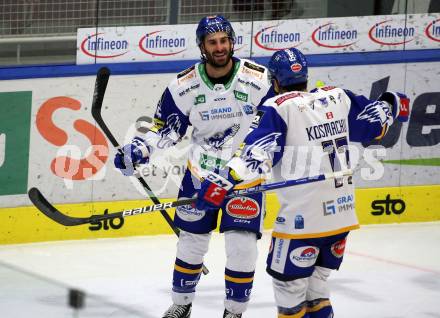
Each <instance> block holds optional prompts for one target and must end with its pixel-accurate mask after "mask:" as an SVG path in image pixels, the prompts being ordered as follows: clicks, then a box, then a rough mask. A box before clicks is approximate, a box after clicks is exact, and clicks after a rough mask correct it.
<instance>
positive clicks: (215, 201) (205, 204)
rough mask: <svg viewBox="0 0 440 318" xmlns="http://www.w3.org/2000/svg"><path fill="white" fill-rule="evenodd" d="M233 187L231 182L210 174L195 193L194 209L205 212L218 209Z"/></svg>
mask: <svg viewBox="0 0 440 318" xmlns="http://www.w3.org/2000/svg"><path fill="white" fill-rule="evenodd" d="M233 187H234V184H233V183H232V182H231V181H228V180H227V179H225V178H223V177H222V176H220V175H218V174H216V173H210V174H209V175H208V176H207V177H206V178H205V180H204V181H203V182H202V185H201V188H200V190H199V192H198V193H197V201H196V209H197V210H204V211H206V210H207V209H210V208H211V209H212V208H218V207H220V206H221V205H222V204H223V201H224V200H225V197H226V196H227V195H228V193H230V192H231V191H232V188H233Z"/></svg>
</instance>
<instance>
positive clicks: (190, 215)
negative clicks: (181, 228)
mask: <svg viewBox="0 0 440 318" xmlns="http://www.w3.org/2000/svg"><path fill="white" fill-rule="evenodd" d="M181 199H185V198H181ZM176 213H177V215H178V216H179V218H181V219H182V220H184V221H187V222H196V221H199V220H201V219H202V218H203V217H204V216H205V213H206V212H205V211H201V210H197V209H196V208H195V207H193V206H192V205H182V206H179V207H177V208H176Z"/></svg>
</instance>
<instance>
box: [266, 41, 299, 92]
mask: <svg viewBox="0 0 440 318" xmlns="http://www.w3.org/2000/svg"><path fill="white" fill-rule="evenodd" d="M268 69H269V72H270V75H271V78H272V79H276V80H277V81H278V83H279V85H281V86H282V87H287V86H291V85H297V84H302V83H306V82H307V79H308V67H307V60H306V57H305V56H304V54H302V53H301V51H300V50H298V49H295V48H290V49H285V50H280V51H277V52H275V53H274V54H273V55H272V57H271V58H270V61H269V65H268Z"/></svg>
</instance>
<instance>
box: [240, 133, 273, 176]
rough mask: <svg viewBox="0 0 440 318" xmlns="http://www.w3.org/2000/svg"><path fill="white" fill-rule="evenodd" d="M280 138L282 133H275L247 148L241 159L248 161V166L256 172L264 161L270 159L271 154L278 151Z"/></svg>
mask: <svg viewBox="0 0 440 318" xmlns="http://www.w3.org/2000/svg"><path fill="white" fill-rule="evenodd" d="M280 136H281V133H278V132H273V133H270V134H268V135H266V136H264V137H262V138H260V139H258V140H256V141H255V142H253V143H252V144H251V145H248V146H245V149H244V151H243V153H242V155H241V157H242V158H243V159H244V160H245V161H246V166H247V167H248V168H249V169H250V170H252V171H255V170H256V169H257V168H258V167H259V165H260V164H261V163H262V162H263V161H265V160H268V159H270V158H271V155H270V153H272V152H275V151H277V150H278V144H277V140H278V138H279V137H280Z"/></svg>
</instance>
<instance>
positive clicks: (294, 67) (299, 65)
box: [290, 63, 302, 73]
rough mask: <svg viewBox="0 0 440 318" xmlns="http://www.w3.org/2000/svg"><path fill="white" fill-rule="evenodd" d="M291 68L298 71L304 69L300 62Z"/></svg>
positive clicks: (295, 71)
mask: <svg viewBox="0 0 440 318" xmlns="http://www.w3.org/2000/svg"><path fill="white" fill-rule="evenodd" d="M290 69H291V70H292V72H294V73H298V72H299V71H301V70H302V65H301V64H299V63H295V64H292V65H291V66H290Z"/></svg>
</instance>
